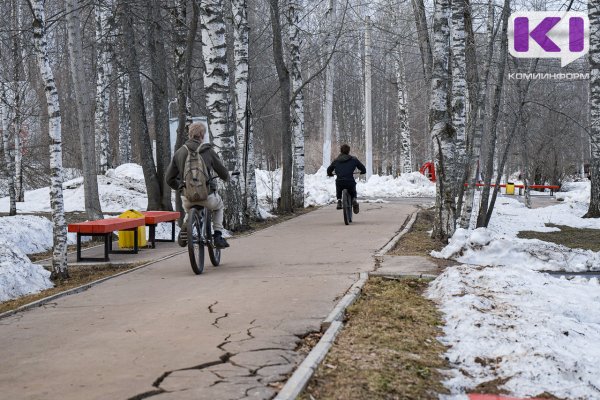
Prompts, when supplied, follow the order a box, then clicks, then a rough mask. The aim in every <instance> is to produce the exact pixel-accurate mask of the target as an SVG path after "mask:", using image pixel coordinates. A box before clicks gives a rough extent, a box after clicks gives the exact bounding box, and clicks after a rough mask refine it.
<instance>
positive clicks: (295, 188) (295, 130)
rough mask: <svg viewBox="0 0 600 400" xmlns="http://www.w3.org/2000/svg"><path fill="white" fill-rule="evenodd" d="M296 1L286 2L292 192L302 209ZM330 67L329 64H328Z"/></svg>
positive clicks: (301, 105)
mask: <svg viewBox="0 0 600 400" xmlns="http://www.w3.org/2000/svg"><path fill="white" fill-rule="evenodd" d="M301 8H302V4H301V2H300V1H298V0H289V1H288V13H287V14H288V15H287V17H288V33H289V47H290V49H289V53H290V64H291V68H292V71H291V80H292V92H293V93H297V94H296V96H294V97H293V99H292V100H291V110H290V111H291V114H292V118H291V119H292V137H293V145H292V154H293V160H294V171H293V174H292V176H293V181H292V192H293V198H294V200H293V201H294V208H304V96H303V94H302V90H301V87H302V63H301V61H300V45H301V42H300V26H299V25H300V10H301ZM330 65H331V63H330Z"/></svg>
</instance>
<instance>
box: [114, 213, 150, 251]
mask: <svg viewBox="0 0 600 400" xmlns="http://www.w3.org/2000/svg"><path fill="white" fill-rule="evenodd" d="M119 218H144V214H142V213H141V212H139V211H135V210H127V211H125V212H124V213H123V214H121V215H119ZM137 229H138V247H143V246H145V245H146V227H145V226H139V227H138V228H137ZM119 248H120V249H132V248H133V232H132V231H119Z"/></svg>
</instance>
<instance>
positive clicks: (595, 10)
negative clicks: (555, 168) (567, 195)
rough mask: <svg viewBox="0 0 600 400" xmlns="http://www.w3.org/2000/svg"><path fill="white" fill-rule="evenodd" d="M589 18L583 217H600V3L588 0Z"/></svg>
mask: <svg viewBox="0 0 600 400" xmlns="http://www.w3.org/2000/svg"><path fill="white" fill-rule="evenodd" d="M588 14H589V18H590V53H589V63H590V83H589V84H590V88H589V97H590V126H591V128H590V131H591V133H590V141H591V157H590V174H591V181H592V182H591V194H590V207H589V209H588V212H587V213H586V214H585V216H584V217H586V218H600V4H598V2H597V1H589V2H588Z"/></svg>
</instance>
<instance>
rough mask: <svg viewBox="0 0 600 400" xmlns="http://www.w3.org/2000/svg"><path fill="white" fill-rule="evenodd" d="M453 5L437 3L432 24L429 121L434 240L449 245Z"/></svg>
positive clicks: (452, 214) (453, 207)
mask: <svg viewBox="0 0 600 400" xmlns="http://www.w3.org/2000/svg"><path fill="white" fill-rule="evenodd" d="M449 18H450V2H449V0H438V1H437V3H436V5H435V14H434V21H433V66H432V75H431V106H430V112H429V121H430V125H431V138H432V140H433V146H434V149H435V170H436V176H437V180H436V185H437V190H436V209H435V221H434V225H433V232H432V237H434V238H437V239H440V240H443V241H447V240H448V238H449V237H451V236H452V235H453V234H454V229H455V213H456V203H455V198H454V190H453V187H454V182H453V180H452V175H451V173H450V171H451V170H450V166H451V165H452V164H453V163H454V162H455V160H454V154H453V142H454V139H455V132H454V129H453V128H452V125H451V121H450V110H449V109H448V91H449V82H448V76H449V75H448V58H449V52H450V45H449V37H450V25H449Z"/></svg>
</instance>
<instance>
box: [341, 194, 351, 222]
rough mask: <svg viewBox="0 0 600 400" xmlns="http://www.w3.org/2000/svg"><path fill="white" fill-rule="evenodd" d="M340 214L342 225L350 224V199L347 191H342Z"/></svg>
mask: <svg viewBox="0 0 600 400" xmlns="http://www.w3.org/2000/svg"><path fill="white" fill-rule="evenodd" d="M342 213H343V214H344V224H346V225H349V224H350V222H352V199H351V198H350V193H348V189H344V190H343V191H342Z"/></svg>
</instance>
